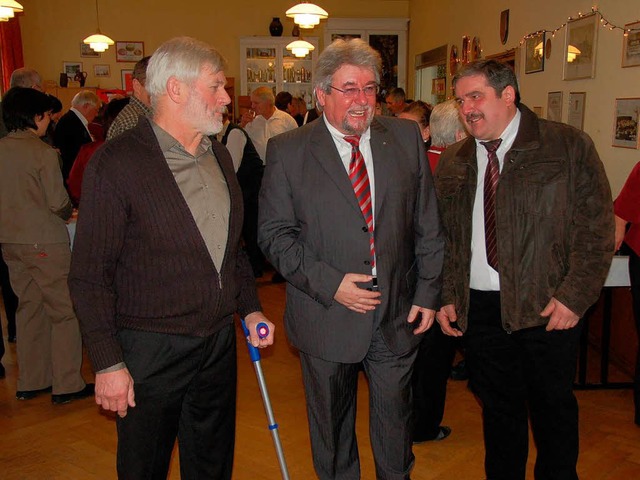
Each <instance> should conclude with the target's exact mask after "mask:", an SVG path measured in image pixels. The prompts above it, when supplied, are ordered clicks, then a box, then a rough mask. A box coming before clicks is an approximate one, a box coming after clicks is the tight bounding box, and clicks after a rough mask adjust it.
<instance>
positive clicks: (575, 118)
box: [567, 92, 587, 130]
mask: <svg viewBox="0 0 640 480" xmlns="http://www.w3.org/2000/svg"><path fill="white" fill-rule="evenodd" d="M586 101H587V92H569V112H568V117H567V124H568V125H571V126H572V127H576V128H577V129H578V130H584V111H585V103H586Z"/></svg>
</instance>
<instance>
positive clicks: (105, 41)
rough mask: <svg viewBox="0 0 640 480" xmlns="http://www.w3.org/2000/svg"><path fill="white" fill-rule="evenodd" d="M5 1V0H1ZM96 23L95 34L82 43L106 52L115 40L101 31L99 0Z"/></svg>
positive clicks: (96, 50)
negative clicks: (96, 29)
mask: <svg viewBox="0 0 640 480" xmlns="http://www.w3.org/2000/svg"><path fill="white" fill-rule="evenodd" d="M1 1H4V0H0V2H1ZM96 23H97V24H98V31H97V32H96V33H94V34H93V35H89V36H88V37H87V38H85V39H84V40H83V41H82V43H85V44H87V45H89V47H90V48H91V49H92V50H93V51H94V52H104V51H106V50H107V48H109V46H110V45H113V44H114V43H115V42H114V41H113V40H111V39H110V38H109V37H107V36H106V35H103V34H102V32H101V31H100V14H99V12H98V0H96Z"/></svg>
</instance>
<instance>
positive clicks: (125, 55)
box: [116, 41, 144, 62]
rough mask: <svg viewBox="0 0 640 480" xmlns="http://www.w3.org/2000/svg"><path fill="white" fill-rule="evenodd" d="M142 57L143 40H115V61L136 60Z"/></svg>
mask: <svg viewBox="0 0 640 480" xmlns="http://www.w3.org/2000/svg"><path fill="white" fill-rule="evenodd" d="M142 57H144V42H131V41H126V42H116V62H137V61H138V60H142Z"/></svg>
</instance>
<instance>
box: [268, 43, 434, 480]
mask: <svg viewBox="0 0 640 480" xmlns="http://www.w3.org/2000/svg"><path fill="white" fill-rule="evenodd" d="M380 66H381V61H380V56H379V54H378V53H377V52H376V51H375V50H373V49H372V48H371V47H369V46H368V45H367V44H366V43H365V42H363V41H362V40H360V39H355V40H350V41H344V40H337V41H335V42H334V43H332V44H331V45H330V46H329V47H327V48H326V49H325V51H324V52H323V53H322V54H321V55H320V57H319V59H318V64H317V68H316V78H315V84H314V92H315V95H316V97H317V101H318V105H319V106H320V107H321V108H322V109H323V111H324V114H323V116H322V119H321V120H318V121H316V122H313V123H310V124H308V125H306V126H303V127H301V128H299V129H296V130H293V131H291V132H287V133H284V134H282V135H279V136H277V137H275V138H273V139H271V140H270V141H269V144H268V147H267V166H266V170H265V177H264V180H263V185H262V190H261V194H260V195H261V196H260V215H259V233H258V239H259V242H260V246H261V247H262V249H263V251H264V252H265V254H266V256H267V257H268V258H269V260H270V261H271V262H272V263H273V264H274V266H275V267H276V268H277V270H278V271H279V272H281V273H282V275H283V276H284V277H285V278H286V279H287V281H288V285H287V302H286V311H285V325H286V329H287V333H288V337H289V340H290V341H291V342H292V343H293V345H294V346H295V347H297V348H298V349H299V351H300V360H301V364H302V373H303V381H304V386H305V391H306V399H307V413H308V417H309V428H310V432H311V445H312V450H313V458H314V466H315V469H316V472H317V474H318V477H319V478H321V479H323V480H324V479H347V478H349V479H353V478H359V476H360V466H359V461H358V448H357V443H356V438H355V431H354V426H355V413H356V390H357V383H358V370H359V366H360V365H362V366H363V367H364V370H365V372H366V374H367V376H368V379H369V389H370V425H371V426H370V433H371V444H372V448H373V452H374V458H375V463H376V472H377V476H378V478H386V479H407V478H409V474H410V471H411V468H412V466H413V461H414V457H413V454H412V452H411V425H410V417H411V371H412V366H413V362H414V359H415V355H416V348H417V346H418V343H419V342H420V338H421V336H422V335H421V334H422V333H423V332H424V331H426V330H427V329H428V328H429V327H430V326H431V325H432V323H433V321H434V317H435V309H436V308H438V303H439V294H440V282H441V267H442V261H443V239H442V236H441V230H440V223H439V218H438V211H437V207H436V200H435V191H434V188H433V184H432V179H431V173H430V171H429V166H428V164H427V161H426V158H425V149H424V144H423V142H422V138H421V137H420V133H419V131H418V128H417V126H416V125H415V123H414V122H411V121H409V120H402V119H396V118H390V117H375V118H374V109H375V102H376V94H377V92H378V84H379V79H380Z"/></svg>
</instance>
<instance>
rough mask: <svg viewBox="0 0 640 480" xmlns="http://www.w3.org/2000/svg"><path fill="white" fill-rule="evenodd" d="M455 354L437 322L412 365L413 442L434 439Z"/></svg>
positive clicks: (424, 340)
mask: <svg viewBox="0 0 640 480" xmlns="http://www.w3.org/2000/svg"><path fill="white" fill-rule="evenodd" d="M455 353H456V350H455V338H453V337H449V336H447V335H445V334H444V333H442V330H441V329H440V326H439V325H438V324H437V322H436V323H434V325H433V326H432V327H431V328H430V329H429V330H427V332H426V333H425V334H424V336H423V337H422V341H421V342H420V346H419V348H418V355H417V356H416V362H415V363H414V365H413V440H414V441H417V440H427V439H434V438H435V437H436V436H437V435H438V433H439V432H440V423H441V422H442V417H443V416H444V405H445V399H446V396H447V381H448V379H449V375H450V374H451V364H452V363H453V357H454V356H455Z"/></svg>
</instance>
